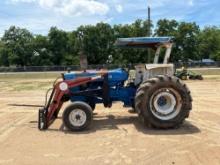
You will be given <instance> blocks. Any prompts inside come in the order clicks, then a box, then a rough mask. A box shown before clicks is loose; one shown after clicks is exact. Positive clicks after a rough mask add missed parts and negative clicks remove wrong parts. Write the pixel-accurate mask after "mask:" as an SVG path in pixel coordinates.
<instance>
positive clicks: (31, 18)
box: [0, 0, 220, 36]
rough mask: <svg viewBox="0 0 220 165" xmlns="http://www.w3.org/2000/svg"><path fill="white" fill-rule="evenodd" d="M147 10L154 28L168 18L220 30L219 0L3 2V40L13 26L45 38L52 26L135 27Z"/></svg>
mask: <svg viewBox="0 0 220 165" xmlns="http://www.w3.org/2000/svg"><path fill="white" fill-rule="evenodd" d="M147 6H150V7H151V15H152V20H153V22H154V24H155V23H156V22H157V20H159V19H163V18H167V19H176V20H178V21H187V22H196V23H197V24H198V25H200V26H201V27H205V26H210V25H215V26H220V0H1V1H0V36H2V35H3V33H4V31H5V30H6V29H8V28H9V27H10V26H11V25H15V26H19V27H22V28H27V29H28V30H30V31H31V32H32V33H33V34H43V35H46V34H47V33H48V31H49V29H50V27H51V26H57V27H58V28H59V29H63V30H66V31H72V30H75V29H76V28H77V27H78V26H80V25H88V24H96V23H98V22H101V21H102V22H106V23H109V24H111V25H114V24H126V23H132V22H134V21H135V20H136V19H146V18H147Z"/></svg>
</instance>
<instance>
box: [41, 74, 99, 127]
mask: <svg viewBox="0 0 220 165" xmlns="http://www.w3.org/2000/svg"><path fill="white" fill-rule="evenodd" d="M99 78H101V76H95V77H85V78H76V79H74V80H63V81H60V82H58V83H56V84H55V85H54V87H53V90H52V92H51V95H50V98H49V100H48V102H47V103H46V105H45V106H44V107H43V108H41V109H39V112H38V113H39V114H38V128H39V129H40V130H45V129H47V128H48V127H49V126H50V124H52V123H53V121H54V119H56V118H57V115H58V113H59V111H60V109H61V107H62V105H63V103H64V102H65V101H66V96H67V97H68V96H71V95H74V93H72V92H71V91H70V89H71V88H73V87H76V86H79V85H82V84H85V83H88V82H90V81H93V80H96V79H99Z"/></svg>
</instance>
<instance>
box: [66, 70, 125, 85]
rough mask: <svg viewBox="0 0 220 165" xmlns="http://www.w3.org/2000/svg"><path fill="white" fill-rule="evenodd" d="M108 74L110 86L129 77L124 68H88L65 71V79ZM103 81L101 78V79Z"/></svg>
mask: <svg viewBox="0 0 220 165" xmlns="http://www.w3.org/2000/svg"><path fill="white" fill-rule="evenodd" d="M104 74H108V82H109V85H110V86H115V85H118V84H119V83H121V82H124V81H126V80H127V79H128V73H127V72H126V71H125V70H124V69H121V68H119V69H114V70H98V71H97V70H86V71H85V72H71V73H65V74H64V79H65V80H73V79H75V78H79V77H94V76H98V75H104ZM96 81H98V80H96ZM100 81H101V80H100Z"/></svg>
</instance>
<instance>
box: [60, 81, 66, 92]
mask: <svg viewBox="0 0 220 165" xmlns="http://www.w3.org/2000/svg"><path fill="white" fill-rule="evenodd" d="M59 88H60V90H61V91H65V90H67V89H68V85H67V83H65V82H62V83H60V85H59Z"/></svg>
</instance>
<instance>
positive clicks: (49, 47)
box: [0, 19, 220, 66]
mask: <svg viewBox="0 0 220 165" xmlns="http://www.w3.org/2000/svg"><path fill="white" fill-rule="evenodd" d="M149 26H151V27H153V25H152V24H150V25H149V24H148V22H147V21H143V20H139V19H138V20H136V21H135V22H134V23H131V24H125V25H121V24H120V25H114V26H110V25H109V24H107V23H102V22H101V23H98V24H96V25H87V26H80V27H79V28H77V29H76V30H74V31H72V32H66V31H63V30H60V29H58V28H56V27H51V29H50V31H49V33H48V35H47V36H42V35H33V34H31V33H30V32H29V31H28V30H27V29H23V28H19V27H15V26H11V27H10V28H9V29H8V30H6V31H5V33H4V35H3V37H2V38H1V40H0V66H12V65H14V66H48V65H78V64H79V52H83V53H84V54H85V55H87V57H88V62H89V64H105V63H113V64H120V65H124V64H130V63H146V61H147V60H148V59H147V57H148V56H147V53H148V52H147V50H146V49H118V48H115V46H114V42H115V40H116V39H117V38H119V37H142V36H148V34H149ZM151 34H152V35H153V36H173V37H174V43H175V44H174V48H173V52H172V56H171V61H172V62H176V61H178V60H182V61H187V60H188V59H192V60H200V59H203V58H212V59H214V60H220V29H219V28H218V27H206V28H204V29H203V30H200V28H199V26H198V25H196V23H188V22H177V21H176V20H167V19H162V20H159V21H158V22H157V24H156V27H155V30H154V32H151ZM150 53H151V54H154V50H151V52H150ZM151 58H153V56H152V57H151Z"/></svg>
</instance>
